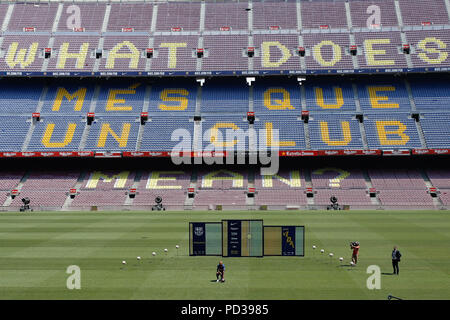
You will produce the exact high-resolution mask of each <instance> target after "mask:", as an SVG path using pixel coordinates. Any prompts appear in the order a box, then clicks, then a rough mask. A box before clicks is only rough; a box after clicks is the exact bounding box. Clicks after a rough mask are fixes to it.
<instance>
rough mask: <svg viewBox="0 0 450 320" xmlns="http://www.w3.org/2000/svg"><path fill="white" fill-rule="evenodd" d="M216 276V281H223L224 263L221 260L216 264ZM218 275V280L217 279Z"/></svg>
mask: <svg viewBox="0 0 450 320" xmlns="http://www.w3.org/2000/svg"><path fill="white" fill-rule="evenodd" d="M216 277H217V281H216V282H219V281H221V282H225V265H224V264H223V262H222V261H219V264H218V265H217V271H216ZM219 277H220V280H219Z"/></svg>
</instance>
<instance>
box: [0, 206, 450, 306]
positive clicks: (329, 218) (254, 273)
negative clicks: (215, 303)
mask: <svg viewBox="0 0 450 320" xmlns="http://www.w3.org/2000/svg"><path fill="white" fill-rule="evenodd" d="M222 218H224V219H245V218H250V219H264V223H265V224H266V225H304V226H305V228H306V237H305V241H306V245H305V257H264V258H224V263H225V265H226V267H227V275H226V277H227V281H226V282H225V283H215V282H212V281H211V280H214V279H215V267H216V264H217V262H218V260H219V259H220V258H219V257H189V255H188V250H189V248H188V222H189V221H220V220H221V219H222ZM352 240H358V241H359V242H360V244H361V249H360V257H359V258H360V261H359V263H358V265H357V266H356V267H353V268H352V267H349V266H348V262H349V261H350V256H351V250H350V249H349V241H352ZM177 244H179V245H180V246H181V247H180V249H179V250H178V252H177V251H176V249H175V245H177ZM394 244H397V245H398V246H399V249H400V251H401V252H402V255H403V257H402V261H401V263H400V275H399V276H394V275H390V273H391V272H392V267H391V258H390V253H391V250H392V247H393V245H394ZM312 245H316V246H317V249H316V250H314V251H313V249H312ZM164 248H168V249H169V252H168V253H167V254H165V253H164V252H163V249H164ZM321 248H323V249H325V254H321V253H320V251H319V250H320V249H321ZM152 251H156V252H157V256H156V257H152V256H151V252H152ZM329 252H333V253H334V257H333V258H332V259H331V258H329V256H328V253H329ZM137 256H141V257H142V260H141V261H140V262H138V261H137V260H136V257H137ZM341 256H342V257H344V263H343V266H342V265H341V263H340V262H339V260H338V257H341ZM122 260H126V261H127V265H126V266H125V267H123V266H122ZM69 265H77V266H79V267H80V268H81V289H80V290H69V289H67V288H66V280H67V277H69V275H68V274H67V273H66V269H67V267H68V266H69ZM369 265H378V266H380V268H381V272H382V273H387V274H382V276H381V289H380V290H368V289H367V288H366V279H367V278H368V277H369V274H367V273H366V268H367V267H368V266H369ZM388 294H393V295H394V296H398V297H400V298H403V299H450V217H449V212H447V211H409V212H407V211H394V212H392V211H345V212H333V213H332V212H321V211H302V212H298V211H289V212H287V211H278V212H274V211H271V212H220V211H215V212H212V211H210V212H189V211H184V212H164V213H155V212H133V213H132V212H84V213H79V212H71V213H68V212H52V213H41V212H39V213H38V212H36V213H26V214H22V213H1V214H0V299H284V300H285V299H377V300H378V299H381V300H386V298H387V295H388Z"/></svg>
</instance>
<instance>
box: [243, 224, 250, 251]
mask: <svg viewBox="0 0 450 320" xmlns="http://www.w3.org/2000/svg"><path fill="white" fill-rule="evenodd" d="M249 231H250V221H241V256H242V257H248V256H249V255H250V252H249V248H248V245H249V243H250V242H249V241H248V240H249V239H248V235H249Z"/></svg>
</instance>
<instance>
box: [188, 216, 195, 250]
mask: <svg viewBox="0 0 450 320" xmlns="http://www.w3.org/2000/svg"><path fill="white" fill-rule="evenodd" d="M192 234H193V233H192V223H190V224H189V240H190V241H189V252H190V253H193V252H194V239H192V238H193V237H192Z"/></svg>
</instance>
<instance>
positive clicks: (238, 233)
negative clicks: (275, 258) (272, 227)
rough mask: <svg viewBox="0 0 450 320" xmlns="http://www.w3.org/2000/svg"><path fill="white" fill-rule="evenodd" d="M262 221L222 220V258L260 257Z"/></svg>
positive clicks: (261, 249) (261, 252)
mask: <svg viewBox="0 0 450 320" xmlns="http://www.w3.org/2000/svg"><path fill="white" fill-rule="evenodd" d="M263 238H264V234H263V220H222V255H223V256H224V257H262V256H263Z"/></svg>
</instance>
